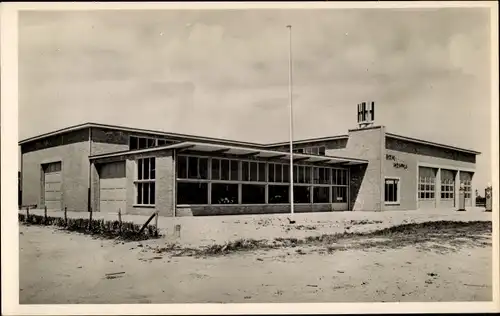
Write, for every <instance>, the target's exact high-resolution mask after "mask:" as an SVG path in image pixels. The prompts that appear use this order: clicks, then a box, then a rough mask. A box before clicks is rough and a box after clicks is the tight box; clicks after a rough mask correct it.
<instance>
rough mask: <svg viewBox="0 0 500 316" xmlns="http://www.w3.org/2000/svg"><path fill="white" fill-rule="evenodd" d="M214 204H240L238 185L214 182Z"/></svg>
mask: <svg viewBox="0 0 500 316" xmlns="http://www.w3.org/2000/svg"><path fill="white" fill-rule="evenodd" d="M212 204H238V185H237V184H227V183H212Z"/></svg>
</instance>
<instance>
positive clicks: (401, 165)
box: [385, 154, 408, 170]
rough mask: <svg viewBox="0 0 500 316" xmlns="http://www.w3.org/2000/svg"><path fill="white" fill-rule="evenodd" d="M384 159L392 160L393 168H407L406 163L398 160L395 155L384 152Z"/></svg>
mask: <svg viewBox="0 0 500 316" xmlns="http://www.w3.org/2000/svg"><path fill="white" fill-rule="evenodd" d="M385 159H386V160H389V161H394V163H393V164H392V166H393V167H394V168H396V169H404V170H407V169H408V165H407V164H405V163H404V162H402V161H398V160H397V158H396V156H394V155H390V154H386V155H385Z"/></svg>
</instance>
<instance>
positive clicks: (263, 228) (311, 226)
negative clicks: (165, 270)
mask: <svg viewBox="0 0 500 316" xmlns="http://www.w3.org/2000/svg"><path fill="white" fill-rule="evenodd" d="M152 212H153V211H152ZM20 213H24V214H25V213H26V211H25V210H22V211H20ZM30 213H31V214H38V215H43V210H30ZM48 215H49V216H57V217H63V213H62V212H57V211H49V212H48ZM67 216H68V217H69V218H88V213H87V212H68V214H67ZM491 216H492V213H489V212H484V208H477V207H473V208H470V209H468V210H467V211H466V212H457V211H455V210H449V209H448V210H446V209H435V210H426V211H422V210H418V211H384V212H325V213H299V214H295V215H294V219H295V220H296V224H295V225H289V221H288V218H289V217H290V215H289V214H266V215H238V216H203V217H178V218H172V217H161V216H160V218H159V220H158V227H159V229H160V231H161V233H162V234H163V235H164V237H165V238H164V239H166V240H167V241H171V237H172V236H173V235H174V226H175V225H181V237H180V239H176V240H175V241H176V242H177V243H180V244H183V245H194V246H200V245H210V244H213V243H223V242H226V241H232V240H236V239H240V238H252V239H274V238H277V237H294V238H304V237H307V236H320V235H322V234H333V233H342V232H344V231H351V232H359V231H372V230H377V229H382V228H386V227H390V226H393V225H399V224H404V223H421V222H428V221H441V220H448V221H491ZM93 218H94V219H98V218H103V219H105V220H117V218H118V216H117V214H113V213H99V212H97V213H93ZM122 218H123V221H130V222H134V223H136V224H141V225H142V224H144V223H145V222H146V221H147V219H148V216H139V215H123V216H122ZM153 223H154V221H153V222H152V223H151V224H153Z"/></svg>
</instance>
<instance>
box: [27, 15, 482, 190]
mask: <svg viewBox="0 0 500 316" xmlns="http://www.w3.org/2000/svg"><path fill="white" fill-rule="evenodd" d="M287 24H291V25H293V56H294V58H293V65H294V77H293V79H294V111H295V118H296V120H295V136H296V138H297V139H300V138H308V137H321V136H329V135H338V134H346V133H347V130H348V129H349V128H354V127H356V109H357V108H356V104H357V103H358V102H361V101H372V100H373V101H375V102H376V106H377V109H376V111H377V117H376V123H377V124H381V125H385V126H386V127H387V131H388V132H391V133H396V134H402V135H405V136H410V137H417V138H423V139H426V140H430V141H435V142H443V143H448V144H451V145H455V146H460V147H465V148H471V149H475V150H478V151H481V152H482V153H483V155H482V156H480V157H479V158H478V166H477V181H478V182H477V183H478V185H479V187H480V189H482V188H483V187H484V185H485V184H486V183H487V182H489V181H491V180H490V162H491V160H490V155H491V150H490V72H489V71H490V68H491V67H490V43H489V38H490V33H489V32H490V27H489V25H490V20H489V11H488V9H432V10H412V11H403V10H388V9H376V10H374V9H371V10H368V9H366V10H360V9H355V10H328V9H321V10H247V11H243V10H220V11H215V10H209V11H208V10H207V11H194V10H186V11H171V10H166V11H160V10H157V11H120V12H119V11H94V12H91V11H88V12H60V11H59V12H21V13H20V15H19V118H20V121H19V128H20V130H19V137H20V138H21V139H23V138H26V137H30V136H34V135H37V134H39V133H43V132H49V131H52V130H55V129H58V128H63V127H66V126H70V125H73V124H78V123H82V122H88V121H92V122H98V123H106V124H118V125H126V126H130V127H138V128H148V129H158V130H164V131H172V132H178V133H189V134H198V135H205V136H212V137H221V138H229V139H235V140H242V141H255V142H274V141H285V140H287V137H288V108H287V104H288V99H287V97H288V33H287V32H288V31H287V29H286V27H285V26H286V25H287Z"/></svg>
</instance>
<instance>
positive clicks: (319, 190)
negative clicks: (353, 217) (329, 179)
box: [313, 187, 330, 203]
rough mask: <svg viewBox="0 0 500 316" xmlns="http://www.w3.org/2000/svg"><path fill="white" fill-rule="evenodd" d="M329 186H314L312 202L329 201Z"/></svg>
mask: <svg viewBox="0 0 500 316" xmlns="http://www.w3.org/2000/svg"><path fill="white" fill-rule="evenodd" d="M329 202H330V187H314V195H313V203H329Z"/></svg>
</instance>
